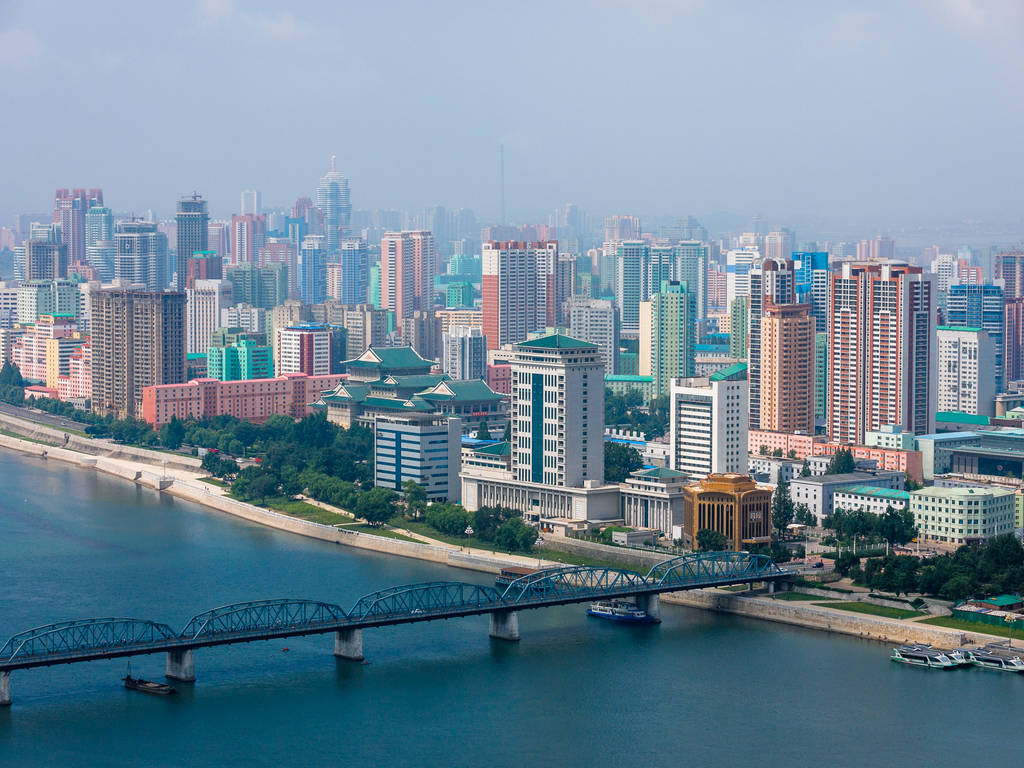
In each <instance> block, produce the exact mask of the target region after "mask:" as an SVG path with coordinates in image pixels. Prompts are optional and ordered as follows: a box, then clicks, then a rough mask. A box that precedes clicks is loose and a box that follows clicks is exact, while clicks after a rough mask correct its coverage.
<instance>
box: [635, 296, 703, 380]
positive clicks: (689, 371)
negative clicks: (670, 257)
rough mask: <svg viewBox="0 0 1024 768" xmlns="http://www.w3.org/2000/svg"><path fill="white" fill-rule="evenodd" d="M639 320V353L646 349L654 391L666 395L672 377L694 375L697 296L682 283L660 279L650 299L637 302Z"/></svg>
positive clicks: (642, 353)
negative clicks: (648, 352)
mask: <svg viewBox="0 0 1024 768" xmlns="http://www.w3.org/2000/svg"><path fill="white" fill-rule="evenodd" d="M640 323H641V326H640V354H641V356H643V355H644V352H645V351H647V350H648V349H649V351H650V367H651V370H650V375H651V376H652V377H653V378H654V391H655V394H656V395H658V396H660V395H666V394H668V391H669V387H670V386H671V384H672V379H675V378H689V377H692V376H694V372H695V368H696V361H695V355H696V344H697V297H696V295H695V294H693V293H691V292H690V291H689V290H688V288H687V285H686V283H683V282H677V281H672V282H669V281H667V280H666V281H663V282H662V284H661V290H660V291H659V292H658V293H656V294H654V295H653V296H651V300H650V302H644V303H643V304H641V308H640ZM645 337H646V338H645ZM648 338H649V342H648V344H649V346H648V344H645V341H647V339H648ZM641 372H642V371H641Z"/></svg>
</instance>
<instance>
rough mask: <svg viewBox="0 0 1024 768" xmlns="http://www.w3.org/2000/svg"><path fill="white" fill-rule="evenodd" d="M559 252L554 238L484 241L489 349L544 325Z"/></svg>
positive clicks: (485, 324)
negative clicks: (549, 273)
mask: <svg viewBox="0 0 1024 768" xmlns="http://www.w3.org/2000/svg"><path fill="white" fill-rule="evenodd" d="M382 251H383V248H382ZM557 256H558V242H557V241H554V240H549V241H543V242H536V243H523V242H515V241H511V242H488V243H484V245H483V277H482V282H481V294H482V306H481V309H482V311H483V329H484V335H485V336H486V337H487V348H488V349H498V348H499V347H502V346H504V345H505V344H516V343H519V342H521V341H525V340H526V339H527V338H528V337H529V335H530V334H531V333H534V332H536V331H540V330H542V329H543V328H544V327H545V323H546V321H547V303H548V302H547V291H548V281H547V268H548V265H549V264H551V263H552V262H553V261H555V260H557Z"/></svg>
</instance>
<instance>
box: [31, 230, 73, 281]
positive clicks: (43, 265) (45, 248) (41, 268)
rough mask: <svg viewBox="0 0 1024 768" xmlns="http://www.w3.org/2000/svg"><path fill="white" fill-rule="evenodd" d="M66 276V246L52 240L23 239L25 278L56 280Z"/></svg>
mask: <svg viewBox="0 0 1024 768" xmlns="http://www.w3.org/2000/svg"><path fill="white" fill-rule="evenodd" d="M67 276H68V247H67V246H66V245H64V244H63V243H58V242H54V241H52V240H36V239H31V240H26V241H25V280H28V281H31V280H58V279H60V278H63V277H67Z"/></svg>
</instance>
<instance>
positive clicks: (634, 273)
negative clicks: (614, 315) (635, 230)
mask: <svg viewBox="0 0 1024 768" xmlns="http://www.w3.org/2000/svg"><path fill="white" fill-rule="evenodd" d="M657 271H660V270H657ZM614 285H615V288H614V290H615V300H616V302H618V305H619V327H620V330H621V333H622V334H623V335H624V336H629V337H631V338H636V337H637V336H638V335H639V334H640V303H641V302H644V301H647V300H648V299H649V298H650V289H651V246H650V244H648V243H646V242H644V241H642V240H626V241H623V242H620V243H618V244H617V245H616V249H615V284H614ZM658 285H659V286H660V285H661V283H660V282H659V283H658Z"/></svg>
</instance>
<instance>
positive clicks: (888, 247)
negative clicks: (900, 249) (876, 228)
mask: <svg viewBox="0 0 1024 768" xmlns="http://www.w3.org/2000/svg"><path fill="white" fill-rule="evenodd" d="M894 258H896V244H895V243H894V242H893V241H892V239H890V238H888V237H876V238H875V239H874V240H861V241H860V242H859V243H857V261H891V260H892V259H894Z"/></svg>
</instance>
